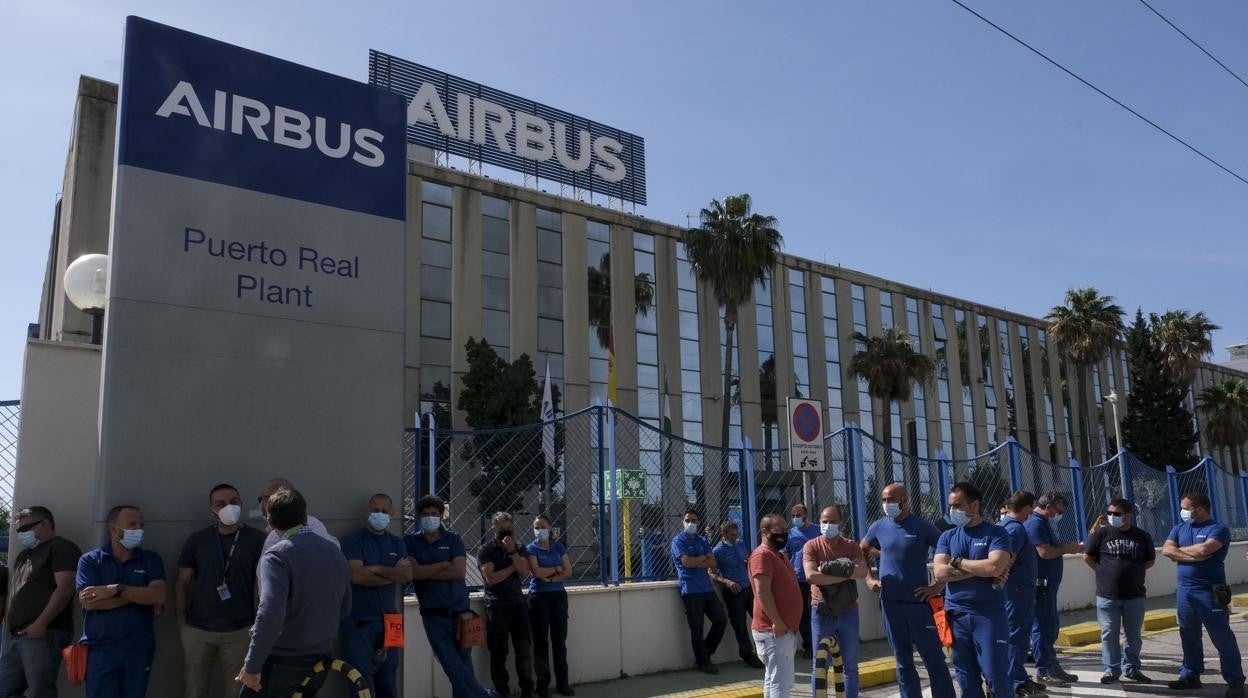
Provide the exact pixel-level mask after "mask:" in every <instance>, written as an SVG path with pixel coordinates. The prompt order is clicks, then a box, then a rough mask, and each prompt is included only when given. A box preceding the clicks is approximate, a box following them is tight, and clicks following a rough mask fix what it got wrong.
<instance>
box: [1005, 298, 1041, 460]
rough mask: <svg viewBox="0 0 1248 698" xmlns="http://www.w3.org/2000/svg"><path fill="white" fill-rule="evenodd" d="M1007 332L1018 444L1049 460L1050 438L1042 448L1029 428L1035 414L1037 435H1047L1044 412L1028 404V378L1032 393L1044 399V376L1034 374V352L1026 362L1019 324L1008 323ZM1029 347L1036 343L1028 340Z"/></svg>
mask: <svg viewBox="0 0 1248 698" xmlns="http://www.w3.org/2000/svg"><path fill="white" fill-rule="evenodd" d="M1023 331H1024V332H1026V329H1025V328H1024V329H1023ZM1007 332H1008V333H1009V337H1008V338H1007V341H1008V342H1009V343H1010V365H1011V366H1012V367H1013V369H1014V420H1015V421H1016V422H1018V442H1019V444H1021V445H1022V447H1023V448H1025V449H1028V450H1031V451H1035V452H1036V453H1039V454H1041V456H1043V457H1044V458H1048V456H1047V455H1046V454H1047V453H1048V450H1049V449H1048V443H1047V441H1048V437H1047V436H1046V437H1045V442H1046V443H1045V444H1044V448H1041V447H1040V446H1039V445H1038V444H1036V443H1034V442H1033V441H1032V439H1031V430H1030V429H1028V428H1027V425H1028V423H1029V418H1030V416H1031V415H1033V414H1034V415H1036V426H1037V427H1040V428H1039V429H1037V431H1036V435H1037V436H1039V433H1040V431H1045V433H1047V427H1045V426H1044V423H1045V417H1044V412H1043V410H1042V411H1041V412H1039V413H1036V412H1033V411H1032V409H1033V408H1032V405H1031V404H1030V403H1028V402H1027V379H1028V377H1029V376H1030V377H1031V381H1032V383H1031V384H1032V386H1033V388H1032V391H1033V392H1034V393H1037V394H1039V395H1040V398H1041V399H1044V376H1035V375H1034V374H1032V367H1031V363H1030V358H1031V357H1030V354H1031V353H1032V352H1030V351H1029V352H1028V354H1029V356H1028V357H1027V359H1028V360H1024V357H1023V345H1022V342H1021V341H1020V336H1019V326H1018V323H1014V322H1010V323H1007ZM1027 346H1028V347H1029V348H1030V347H1032V346H1034V343H1033V342H1031V340H1030V339H1028V341H1027ZM1037 365H1039V364H1037ZM1037 379H1038V380H1037Z"/></svg>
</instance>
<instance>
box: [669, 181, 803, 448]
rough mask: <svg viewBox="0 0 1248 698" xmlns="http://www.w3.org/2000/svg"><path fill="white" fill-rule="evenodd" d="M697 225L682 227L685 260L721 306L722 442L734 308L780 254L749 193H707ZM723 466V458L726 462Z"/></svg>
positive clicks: (724, 439) (772, 224)
mask: <svg viewBox="0 0 1248 698" xmlns="http://www.w3.org/2000/svg"><path fill="white" fill-rule="evenodd" d="M700 216H701V226H700V227H698V228H693V229H691V230H688V231H687V232H686V233H685V252H686V253H687V254H688V256H689V266H690V267H691V268H692V269H693V273H694V276H696V277H697V278H698V280H699V281H701V282H702V283H704V284H706V285H707V286H709V287H710V289H711V293H712V294H713V295H714V296H715V302H716V303H718V304H719V307H720V308H721V309H723V312H724V338H725V351H724V392H723V393H722V394H721V395H722V399H721V400H720V404H721V405H722V406H723V421H722V423H721V428H720V442H719V443H720V445H721V446H724V447H727V446H729V445H730V444H729V443H728V424H729V421H730V419H731V416H732V386H733V380H734V378H735V376H733V374H732V363H733V362H732V357H733V338H734V334H735V332H736V329H737V312H738V310H739V308H740V307H741V306H742V305H743V304H745V303H747V302H749V301H750V299H751V298H753V296H754V284H756V283H758V284H761V285H762V287H763V288H766V284H767V278H768V274H769V273H770V271H771V269H772V268H773V267H775V266H776V261H777V259H778V258H779V255H780V243H781V236H780V232H779V231H778V230H776V217H775V216H766V215H762V214H758V213H754V212H753V210H752V202H751V200H750V195H749V194H739V195H737V196H727V197H724V200H723V202H722V203H721V202H720V201H718V200H715V199H712V200H711V203H710V206H709V207H708V208H704V209H702V212H701V214H700ZM724 465H725V467H727V463H726V462H725V464H724Z"/></svg>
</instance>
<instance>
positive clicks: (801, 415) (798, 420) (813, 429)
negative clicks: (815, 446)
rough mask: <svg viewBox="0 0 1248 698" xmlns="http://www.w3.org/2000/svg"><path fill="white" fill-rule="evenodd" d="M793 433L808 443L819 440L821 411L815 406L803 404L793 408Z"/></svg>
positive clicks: (807, 403)
mask: <svg viewBox="0 0 1248 698" xmlns="http://www.w3.org/2000/svg"><path fill="white" fill-rule="evenodd" d="M793 433H794V434H796V435H797V438H799V439H801V440H802V441H806V442H811V441H814V440H816V439H818V438H819V410H817V409H815V407H814V405H812V404H810V403H809V402H803V403H801V404H799V405H798V406H797V407H795V408H793Z"/></svg>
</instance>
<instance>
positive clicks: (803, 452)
mask: <svg viewBox="0 0 1248 698" xmlns="http://www.w3.org/2000/svg"><path fill="white" fill-rule="evenodd" d="M789 463H791V464H792V466H793V470H795V471H797V472H801V473H822V472H823V471H824V470H825V469H826V467H827V466H826V465H825V464H824V462H823V403H822V402H820V401H818V400H801V399H798V398H792V397H791V398H789Z"/></svg>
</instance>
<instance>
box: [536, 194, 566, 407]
mask: <svg viewBox="0 0 1248 698" xmlns="http://www.w3.org/2000/svg"><path fill="white" fill-rule="evenodd" d="M537 350H538V354H539V357H538V358H539V360H541V361H542V363H543V364H545V365H541V366H538V370H539V371H541V372H542V376H541V379H542V380H545V378H546V376H545V370H546V365H549V366H550V383H551V385H552V386H555V387H557V388H559V391H560V395H563V394H564V393H563V220H562V217H561V216H560V215H559V213H558V212H557V211H547V210H546V209H541V208H539V209H537ZM559 402H560V404H559V406H558V411H559V412H562V411H563V408H564V405H563V400H560V401H559Z"/></svg>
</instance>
